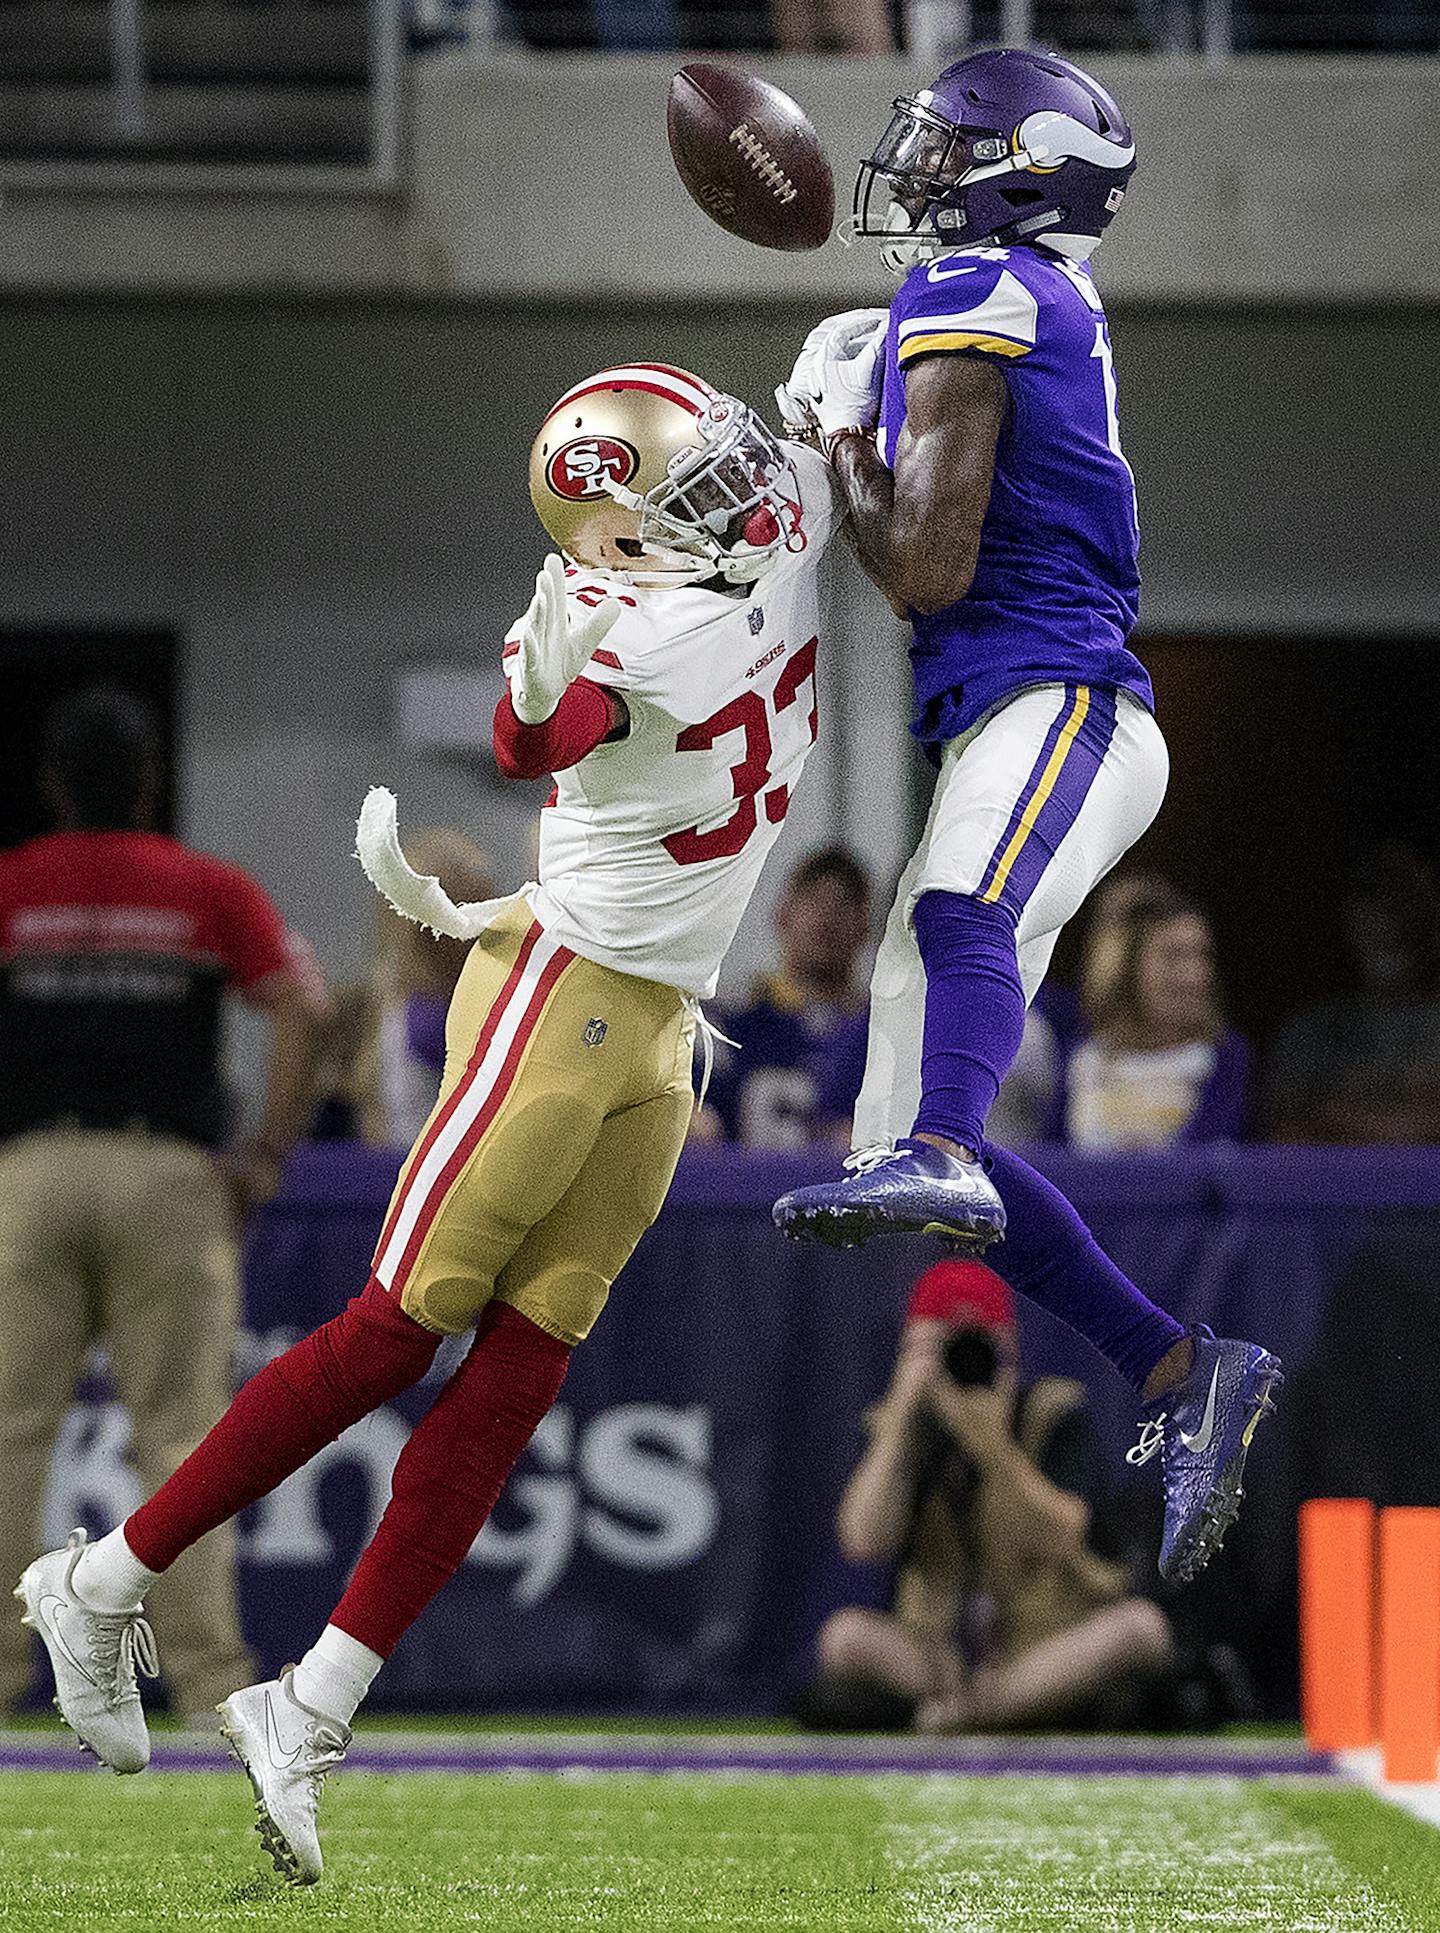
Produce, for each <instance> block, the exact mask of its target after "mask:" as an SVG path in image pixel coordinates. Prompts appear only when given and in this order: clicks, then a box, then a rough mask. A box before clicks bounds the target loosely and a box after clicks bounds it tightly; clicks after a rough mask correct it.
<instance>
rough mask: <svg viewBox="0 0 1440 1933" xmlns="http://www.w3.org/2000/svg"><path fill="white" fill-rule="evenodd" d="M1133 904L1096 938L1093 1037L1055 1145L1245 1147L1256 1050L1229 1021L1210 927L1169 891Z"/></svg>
mask: <svg viewBox="0 0 1440 1933" xmlns="http://www.w3.org/2000/svg"><path fill="white" fill-rule="evenodd" d="M1126 906H1127V902H1123V901H1122V912H1121V914H1120V916H1119V917H1118V918H1110V917H1107V919H1106V920H1105V922H1104V923H1103V924H1102V925H1100V926H1099V927H1098V928H1096V929H1095V930H1094V931H1093V932H1092V934H1091V937H1090V942H1089V946H1088V949H1087V953H1086V958H1085V962H1084V966H1083V970H1082V975H1081V1001H1082V1008H1083V1012H1084V1016H1085V1020H1086V1032H1085V1034H1084V1037H1083V1038H1082V1039H1080V1040H1079V1041H1078V1042H1077V1043H1076V1044H1075V1045H1074V1046H1073V1048H1072V1049H1071V1051H1070V1053H1069V1054H1068V1056H1067V1057H1066V1060H1065V1063H1064V1068H1063V1072H1062V1077H1061V1081H1060V1083H1059V1086H1058V1088H1057V1090H1056V1095H1055V1101H1054V1107H1053V1112H1052V1115H1051V1120H1050V1123H1049V1129H1050V1137H1051V1138H1053V1139H1056V1140H1063V1141H1066V1142H1068V1143H1069V1144H1070V1146H1071V1147H1075V1148H1094V1149H1104V1148H1154V1147H1164V1146H1167V1145H1169V1144H1171V1143H1173V1142H1177V1141H1218V1140H1238V1139H1239V1138H1240V1137H1241V1136H1243V1135H1244V1133H1245V1132H1246V1127H1247V1123H1248V1118H1249V1109H1250V1050H1249V1048H1248V1046H1247V1045H1246V1043H1245V1041H1244V1040H1243V1039H1242V1038H1241V1036H1240V1035H1239V1034H1237V1033H1236V1032H1235V1030H1234V1029H1233V1028H1232V1027H1228V1026H1227V1025H1226V1024H1225V1017H1224V1012H1223V1009H1222V1005H1221V999H1220V990H1219V986H1218V983H1217V980H1216V974H1215V942H1214V937H1213V935H1212V933H1211V931H1210V924H1209V922H1208V920H1207V919H1206V918H1205V916H1204V914H1203V913H1201V912H1200V911H1199V910H1198V909H1197V908H1196V907H1194V906H1193V905H1191V904H1190V902H1189V901H1188V900H1186V899H1183V898H1181V897H1180V895H1179V894H1177V893H1173V892H1170V891H1168V890H1161V891H1158V892H1157V891H1154V890H1153V889H1152V890H1151V891H1150V892H1149V894H1148V896H1147V897H1143V898H1139V899H1137V900H1135V901H1133V902H1129V903H1128V910H1124V909H1125V908H1126Z"/></svg>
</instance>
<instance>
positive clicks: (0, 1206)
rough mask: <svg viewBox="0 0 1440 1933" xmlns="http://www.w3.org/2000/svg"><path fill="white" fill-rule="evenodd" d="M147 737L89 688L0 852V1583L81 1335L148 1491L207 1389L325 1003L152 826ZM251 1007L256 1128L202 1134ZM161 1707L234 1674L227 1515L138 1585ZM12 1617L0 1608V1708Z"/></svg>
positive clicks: (294, 1125)
mask: <svg viewBox="0 0 1440 1933" xmlns="http://www.w3.org/2000/svg"><path fill="white" fill-rule="evenodd" d="M159 778H160V761H159V733H158V729H157V726H156V721H155V719H154V718H153V716H152V715H151V714H150V713H149V711H148V710H147V709H146V708H145V707H144V706H142V705H140V704H138V703H137V702H136V701H135V700H134V699H132V698H129V697H128V696H126V695H124V694H122V693H120V692H116V691H107V690H104V689H101V688H94V689H91V690H88V691H85V692H82V693H80V694H78V695H77V696H76V697H74V698H71V699H69V700H66V701H65V702H64V703H63V704H62V705H61V706H60V708H59V709H58V710H57V711H56V713H55V714H54V715H53V717H52V718H51V720H50V723H49V727H48V729H47V734H46V742H45V747H44V786H45V791H46V797H47V800H48V803H49V805H50V806H51V808H52V810H53V812H54V814H55V817H56V820H57V822H58V829H57V830H56V831H55V832H53V833H51V834H48V835H46V836H44V837H41V838H38V839H32V840H30V841H29V842H28V843H27V844H25V845H23V846H20V847H18V848H15V849H14V850H11V851H8V852H0V1579H7V1578H8V1579H14V1578H16V1577H18V1576H19V1574H20V1572H21V1571H22V1570H23V1569H24V1567H25V1565H26V1564H27V1563H28V1562H29V1561H30V1559H31V1558H32V1557H33V1556H34V1555H35V1554H36V1553H37V1552H38V1551H39V1550H40V1549H41V1548H42V1541H41V1525H40V1523H39V1522H38V1520H37V1500H38V1499H39V1498H41V1497H42V1496H43V1495H44V1492H45V1489H46V1478H47V1474H48V1471H49V1467H50V1459H51V1456H52V1452H53V1449H54V1444H55V1439H56V1436H57V1433H58V1431H59V1428H60V1424H61V1421H62V1420H63V1418H64V1415H65V1412H66V1409H67V1407H68V1405H69V1403H70V1401H71V1398H72V1394H73V1391H74V1387H75V1384H76V1382H77V1380H78V1378H79V1376H80V1373H81V1371H82V1368H83V1365H84V1362H85V1360H86V1357H87V1355H88V1352H89V1351H90V1349H91V1347H92V1346H93V1345H95V1344H102V1345H103V1346H104V1347H105V1348H106V1350H107V1352H108V1356H109V1363H110V1370H111V1374H112V1377H113V1379H114V1382H115V1386H116V1390H117V1392H118V1394H119V1396H120V1399H121V1401H122V1402H123V1403H124V1405H125V1407H126V1409H127V1410H128V1412H129V1415H130V1422H131V1433H132V1434H131V1453H132V1458H133V1461H134V1465H135V1469H136V1473H137V1475H138V1477H139V1480H140V1483H141V1485H142V1486H143V1488H144V1489H145V1490H146V1491H147V1492H149V1491H150V1490H152V1489H154V1487H155V1486H156V1485H157V1484H159V1483H161V1482H163V1481H164V1479H165V1478H166V1477H167V1476H169V1474H170V1473H171V1471H172V1470H174V1469H175V1468H176V1466H177V1465H178V1464H179V1463H181V1462H182V1461H183V1460H184V1458H185V1457H186V1456H187V1455H188V1454H189V1452H190V1451H191V1450H192V1449H193V1448H194V1446H195V1444H196V1443H198V1442H199V1440H200V1439H201V1437H203V1436H204V1434H205V1432H206V1431H207V1430H208V1429H209V1428H210V1426H211V1424H212V1423H214V1421H215V1419H216V1418H217V1417H218V1416H219V1415H220V1414H221V1413H222V1411H223V1410H224V1408H225V1406H226V1404H227V1402H228V1401H229V1398H230V1358H231V1349H232V1344H233V1340H234V1334H235V1325H236V1320H237V1317H238V1314H239V1295H240V1272H239V1259H238V1247H237V1239H236V1237H237V1230H238V1223H239V1219H240V1217H241V1216H242V1215H243V1213H244V1211H245V1210H246V1209H247V1208H248V1207H250V1206H252V1205H253V1204H255V1203H256V1202H259V1201H262V1200H264V1199H265V1198H266V1197H267V1196H268V1195H269V1194H271V1193H273V1191H274V1189H275V1186H276V1184H277V1182H278V1178H279V1172H280V1166H281V1164H282V1162H283V1160H284V1158H285V1155H286V1154H287V1153H288V1151H289V1148H290V1146H291V1144H292V1142H293V1140H294V1138H295V1136H296V1134H297V1133H298V1131H299V1129H300V1127H301V1125H302V1124H303V1120H304V1115H305V1110H306V1107H307V1104H308V1088H309V1076H310V1067H311V1061H312V1056H311V1051H310V1040H311V1033H312V1029H313V1027H314V1024H315V1022H316V1020H317V1019H318V1018H319V1017H320V1016H321V1015H322V1014H323V1011H324V1005H325V996H324V990H323V987H322V986H321V984H320V981H319V976H318V973H317V971H316V969H315V967H314V964H313V961H312V960H311V959H310V956H309V954H308V950H307V949H306V948H305V947H304V944H303V942H298V941H297V940H295V939H294V938H293V937H292V936H291V935H290V934H289V933H288V932H287V930H286V927H285V925H284V922H283V921H282V920H281V918H280V915H279V914H278V912H277V911H276V910H275V908H274V906H273V905H272V903H271V901H270V900H269V898H268V896H267V895H266V894H265V892H264V890H263V889H262V888H261V887H260V886H259V885H258V884H257V883H256V882H255V881H254V880H253V879H251V878H249V877H248V876H247V875H246V874H245V873H243V872H241V871H239V870H238V869H237V868H235V867H233V866H228V865H225V864H224V863H222V862H221V861H219V860H216V859H212V858H210V857H208V856H206V855H205V854H202V853H197V852H192V851H190V850H189V849H188V848H187V847H185V846H183V845H181V844H180V843H179V842H178V841H176V840H173V839H169V838H165V837H162V836H161V835H160V834H158V833H156V832H154V831H153V830H151V824H152V821H153V816H154V811H155V805H156V801H157V798H158V793H159ZM227 990H228V991H233V992H235V993H238V994H239V995H240V996H241V997H242V998H244V999H246V1000H248V1001H251V1002H254V1003H257V1004H261V1005H263V1006H265V1007H266V1008H268V1009H269V1011H270V1012H271V1014H272V1016H273V1020H274V1039H273V1051H272V1065H271V1074H270V1082H269V1092H268V1096H267V1101H266V1109H265V1115H264V1120H263V1125H262V1128H261V1131H260V1133H259V1135H258V1136H257V1138H256V1140H255V1141H253V1142H251V1143H248V1144H246V1145H245V1146H243V1147H239V1148H234V1149H230V1150H227V1151H226V1152H224V1153H217V1152H216V1151H217V1149H218V1148H219V1145H220V1143H221V1141H222V1139H223V1135H224V1130H225V1118H226V1113H227V1108H226V1102H225V1095H224V1092H223V1088H222V1084H221V1080H220V1073H219V1026H220V1018H221V1009H222V1004H223V1001H222V996H223V994H224V993H225V992H226V991H227ZM153 1614H154V1618H155V1623H156V1625H157V1627H158V1628H159V1630H160V1633H161V1636H162V1638H163V1640H164V1647H165V1667H166V1676H167V1680H168V1684H169V1689H170V1695H171V1703H172V1707H173V1708H174V1709H175V1710H177V1711H178V1712H180V1713H181V1714H183V1715H186V1716H196V1715H200V1714H208V1713H209V1711H210V1710H211V1708H212V1707H213V1706H214V1704H215V1703H216V1701H217V1700H218V1699H219V1698H220V1697H222V1696H224V1695H225V1694H226V1693H227V1692H229V1691H230V1690H232V1689H233V1688H234V1686H235V1685H236V1683H237V1682H243V1681H244V1679H245V1678H246V1677H248V1676H250V1675H252V1673H251V1668H250V1667H251V1661H250V1659H249V1657H248V1654H247V1653H246V1650H245V1646H244V1643H243V1641H242V1638H241V1635H240V1628H239V1622H238V1618H237V1614H236V1604H235V1562H234V1540H233V1535H232V1533H231V1531H230V1530H229V1528H228V1527H226V1528H225V1529H223V1530H220V1531H217V1532H215V1533H214V1534H213V1535H212V1536H210V1537H208V1538H206V1539H204V1540H203V1542H201V1543H200V1544H198V1545H197V1546H196V1547H195V1548H194V1549H193V1550H192V1551H190V1552H189V1553H188V1554H187V1556H186V1557H185V1559H184V1560H183V1561H182V1562H181V1563H179V1564H177V1565H176V1566H175V1568H174V1570H173V1571H171V1572H170V1573H169V1574H168V1575H167V1576H166V1577H165V1579H164V1582H163V1585H162V1587H161V1589H159V1590H157V1591H156V1592H155V1593H154V1597H153ZM31 1642H32V1641H31V1638H30V1634H29V1633H28V1632H27V1631H25V1630H23V1629H22V1628H21V1625H20V1623H19V1619H18V1615H17V1616H16V1617H15V1618H9V1617H0V1712H3V1711H5V1710H7V1709H8V1710H13V1709H14V1708H15V1707H16V1706H17V1705H19V1704H20V1702H21V1700H22V1699H23V1697H24V1696H25V1693H26V1691H27V1688H28V1686H29V1684H30V1680H31V1676H32V1669H33V1664H34V1659H33V1656H32V1652H31Z"/></svg>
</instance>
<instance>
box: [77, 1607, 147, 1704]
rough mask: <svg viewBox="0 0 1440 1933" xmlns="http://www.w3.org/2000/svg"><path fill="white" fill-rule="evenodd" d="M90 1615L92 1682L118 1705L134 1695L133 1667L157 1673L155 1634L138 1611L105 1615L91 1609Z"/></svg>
mask: <svg viewBox="0 0 1440 1933" xmlns="http://www.w3.org/2000/svg"><path fill="white" fill-rule="evenodd" d="M90 1618H91V1623H90V1662H91V1663H92V1664H93V1665H94V1667H95V1674H96V1682H97V1683H98V1684H99V1685H100V1686H102V1687H103V1688H104V1690H105V1694H106V1697H107V1698H108V1700H109V1702H110V1703H111V1704H112V1705H118V1704H121V1703H123V1702H124V1701H125V1700H126V1699H130V1698H133V1697H135V1696H136V1689H137V1688H136V1683H135V1673H136V1671H137V1670H139V1671H141V1672H143V1673H144V1675H145V1676H146V1677H147V1678H158V1677H159V1676H160V1654H159V1652H158V1651H157V1650H156V1648H155V1633H154V1632H153V1631H152V1630H151V1629H150V1626H149V1625H148V1624H147V1623H146V1622H145V1620H144V1618H142V1617H141V1616H140V1615H139V1614H138V1613H136V1614H135V1615H134V1616H120V1617H107V1616H102V1615H99V1614H97V1613H95V1612H93V1611H92V1612H91V1613H90Z"/></svg>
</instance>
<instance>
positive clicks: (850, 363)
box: [775, 309, 889, 443]
mask: <svg viewBox="0 0 1440 1933" xmlns="http://www.w3.org/2000/svg"><path fill="white" fill-rule="evenodd" d="M888 319H889V311H888V310H886V309H848V310H846V312H845V313H844V314H843V315H832V316H827V317H826V319H825V321H824V322H821V323H819V324H817V325H816V327H815V328H813V329H812V330H811V331H810V333H809V335H808V336H807V337H806V338H805V346H804V347H803V348H802V349H801V351H800V354H799V356H798V357H797V358H796V361H795V367H794V369H793V370H791V372H790V378H789V381H788V382H785V383H782V384H781V386H780V387H779V389H777V390H776V392H775V400H776V403H777V404H778V405H779V409H780V414H781V416H782V418H783V419H784V421H785V424H786V426H787V428H793V429H796V430H812V431H818V433H819V435H820V437H821V438H822V440H824V441H825V442H827V443H828V442H829V440H830V438H831V437H833V436H836V435H838V434H839V433H840V431H842V430H857V429H858V430H868V429H873V428H874V425H875V421H876V418H877V417H878V415H879V413H880V378H881V360H880V359H881V354H882V351H883V349H884V346H885V327H886V323H887V321H888Z"/></svg>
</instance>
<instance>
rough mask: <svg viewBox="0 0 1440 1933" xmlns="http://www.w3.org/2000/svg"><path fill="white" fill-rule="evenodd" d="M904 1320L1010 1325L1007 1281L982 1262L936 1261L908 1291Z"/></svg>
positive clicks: (964, 1325) (961, 1325)
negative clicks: (907, 1304) (908, 1300)
mask: <svg viewBox="0 0 1440 1933" xmlns="http://www.w3.org/2000/svg"><path fill="white" fill-rule="evenodd" d="M905 1320H906V1321H907V1322H944V1323H947V1324H948V1325H949V1326H950V1327H951V1328H952V1329H964V1328H971V1327H979V1328H982V1329H1011V1328H1013V1327H1014V1326H1015V1302H1014V1298H1013V1297H1012V1296H1011V1294H1010V1285H1009V1284H1008V1283H1007V1282H1002V1281H1001V1279H1000V1277H999V1276H998V1275H997V1274H996V1273H995V1271H994V1269H988V1268H986V1266H985V1264H984V1263H983V1262H959V1261H950V1262H936V1263H935V1264H934V1266H933V1267H932V1268H928V1269H926V1271H925V1273H924V1274H923V1275H922V1276H921V1277H920V1279H919V1281H918V1282H917V1283H916V1284H915V1286H914V1288H913V1289H912V1290H911V1291H910V1306H909V1307H908V1308H907V1309H906V1311H905Z"/></svg>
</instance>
